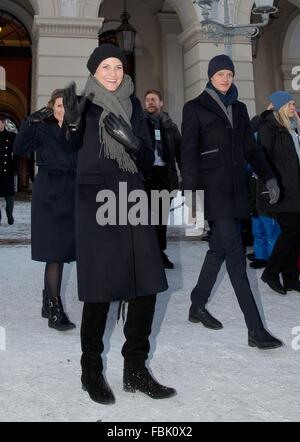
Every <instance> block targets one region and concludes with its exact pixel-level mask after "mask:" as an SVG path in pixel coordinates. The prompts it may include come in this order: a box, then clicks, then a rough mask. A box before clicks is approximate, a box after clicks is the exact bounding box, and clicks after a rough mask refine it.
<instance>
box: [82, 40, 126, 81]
mask: <svg viewBox="0 0 300 442" xmlns="http://www.w3.org/2000/svg"><path fill="white" fill-rule="evenodd" d="M110 57H114V58H118V59H119V60H120V61H121V62H122V65H123V68H125V67H126V64H127V63H126V58H125V55H124V54H123V52H122V51H121V49H120V48H118V46H115V45H112V44H110V43H105V44H103V45H101V46H98V47H97V48H95V49H94V51H93V53H92V54H91V55H90V58H89V59H88V62H87V68H88V70H89V71H90V73H91V74H92V75H94V74H95V72H96V70H97V68H98V66H99V64H100V63H101V61H103V60H105V59H106V58H110Z"/></svg>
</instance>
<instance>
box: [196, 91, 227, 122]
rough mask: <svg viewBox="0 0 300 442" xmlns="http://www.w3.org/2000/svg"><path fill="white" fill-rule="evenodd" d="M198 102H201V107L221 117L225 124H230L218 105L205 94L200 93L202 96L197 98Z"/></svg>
mask: <svg viewBox="0 0 300 442" xmlns="http://www.w3.org/2000/svg"><path fill="white" fill-rule="evenodd" d="M199 100H200V102H201V105H202V106H203V107H206V108H207V109H209V110H210V111H212V112H214V113H215V114H217V115H218V116H219V117H221V118H222V119H223V120H224V121H225V122H226V124H228V123H229V124H230V121H229V119H228V117H227V115H226V114H225V113H224V111H223V110H222V109H221V107H220V106H219V105H218V103H217V102H216V101H215V100H214V99H213V98H212V97H211V96H210V95H209V94H208V93H207V92H205V91H204V92H202V94H201V95H200V96H199Z"/></svg>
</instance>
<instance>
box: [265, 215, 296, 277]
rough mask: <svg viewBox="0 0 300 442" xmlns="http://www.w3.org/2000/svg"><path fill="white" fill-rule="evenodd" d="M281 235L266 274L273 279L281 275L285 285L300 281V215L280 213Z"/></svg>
mask: <svg viewBox="0 0 300 442" xmlns="http://www.w3.org/2000/svg"><path fill="white" fill-rule="evenodd" d="M279 224H280V227H281V234H280V235H279V237H278V238H277V241H276V243H275V245H274V248H273V251H272V254H271V256H270V258H269V260H268V263H267V267H266V269H265V272H264V274H265V275H266V276H267V277H269V278H271V279H272V277H277V276H278V275H279V274H280V273H281V274H282V279H283V283H284V284H288V283H289V282H295V281H299V276H298V268H297V262H298V258H299V254H300V213H280V214H279Z"/></svg>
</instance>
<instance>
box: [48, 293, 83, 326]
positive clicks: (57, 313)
mask: <svg viewBox="0 0 300 442" xmlns="http://www.w3.org/2000/svg"><path fill="white" fill-rule="evenodd" d="M48 308H49V316H48V326H49V327H50V328H54V329H55V330H58V331H67V330H71V329H72V328H75V327H76V325H75V324H73V322H71V321H70V320H69V319H68V317H67V315H66V314H65V312H64V309H63V305H62V302H61V299H60V298H48Z"/></svg>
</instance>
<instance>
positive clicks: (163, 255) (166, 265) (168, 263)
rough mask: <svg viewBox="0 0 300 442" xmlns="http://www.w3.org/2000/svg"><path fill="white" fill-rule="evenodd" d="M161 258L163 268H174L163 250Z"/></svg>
mask: <svg viewBox="0 0 300 442" xmlns="http://www.w3.org/2000/svg"><path fill="white" fill-rule="evenodd" d="M161 256H162V260H163V263H164V267H165V269H174V264H173V263H172V262H171V261H170V260H169V258H168V256H167V255H166V254H165V252H161Z"/></svg>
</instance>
